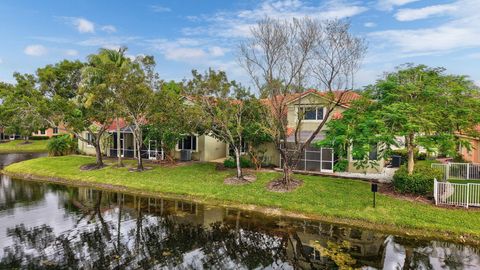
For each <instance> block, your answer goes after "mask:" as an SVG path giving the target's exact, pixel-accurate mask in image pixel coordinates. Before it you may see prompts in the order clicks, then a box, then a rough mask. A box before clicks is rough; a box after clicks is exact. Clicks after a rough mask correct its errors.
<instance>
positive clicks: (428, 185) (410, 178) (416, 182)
mask: <svg viewBox="0 0 480 270" xmlns="http://www.w3.org/2000/svg"><path fill="white" fill-rule="evenodd" d="M435 178H436V179H437V180H439V179H443V172H442V171H441V170H438V169H434V168H431V167H430V166H428V165H420V164H418V165H416V166H415V170H414V172H413V174H412V175H408V171H407V167H406V166H402V167H400V169H398V170H397V171H396V172H395V174H394V175H393V186H394V187H395V190H396V191H398V192H400V193H410V194H418V195H431V194H432V192H433V180H434V179H435Z"/></svg>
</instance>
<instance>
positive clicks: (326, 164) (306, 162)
mask: <svg viewBox="0 0 480 270" xmlns="http://www.w3.org/2000/svg"><path fill="white" fill-rule="evenodd" d="M310 134H311V133H310V132H305V131H302V132H300V134H299V140H300V141H302V140H303V141H306V140H307V138H308V137H309V136H310ZM323 139H324V136H323V135H322V134H318V135H317V136H316V137H315V139H314V141H319V140H323ZM294 140H295V138H294V137H293V135H290V136H289V137H288V138H287V145H290V147H288V146H287V147H288V148H291V149H293V146H294ZM288 151H289V153H290V154H293V153H294V151H293V150H288ZM297 161H298V162H296V164H291V165H292V166H293V167H294V170H297V171H307V172H326V173H333V165H334V151H333V148H316V147H313V146H307V147H305V150H304V151H303V152H302V153H301V154H300V158H299V159H298V160H297ZM283 162H284V161H283V160H282V157H281V156H280V167H283Z"/></svg>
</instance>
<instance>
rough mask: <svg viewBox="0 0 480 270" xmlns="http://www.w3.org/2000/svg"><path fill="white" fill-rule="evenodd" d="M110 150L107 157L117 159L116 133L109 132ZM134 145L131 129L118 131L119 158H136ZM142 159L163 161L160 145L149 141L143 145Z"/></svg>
mask: <svg viewBox="0 0 480 270" xmlns="http://www.w3.org/2000/svg"><path fill="white" fill-rule="evenodd" d="M110 135H111V136H110V138H111V141H110V145H111V147H110V149H109V153H108V154H109V156H111V157H117V151H118V147H117V141H118V140H117V132H110ZM136 150H137V149H136V147H135V143H134V140H133V132H132V128H131V127H125V128H122V129H120V156H121V157H127V158H136V157H137V151H136ZM140 153H141V156H142V158H146V159H151V160H163V159H164V154H163V150H162V147H161V145H160V144H159V143H158V142H157V141H155V140H149V141H148V143H144V144H143V145H142V149H141V152H140Z"/></svg>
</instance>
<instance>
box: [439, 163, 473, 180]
mask: <svg viewBox="0 0 480 270" xmlns="http://www.w3.org/2000/svg"><path fill="white" fill-rule="evenodd" d="M431 166H432V168H436V169H440V170H442V171H443V180H448V179H458V180H480V164H475V163H454V162H450V163H446V164H440V163H432V165H431Z"/></svg>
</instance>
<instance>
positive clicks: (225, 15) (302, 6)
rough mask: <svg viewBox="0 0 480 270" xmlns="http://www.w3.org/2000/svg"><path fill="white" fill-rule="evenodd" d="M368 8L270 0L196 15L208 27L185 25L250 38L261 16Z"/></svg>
mask: <svg viewBox="0 0 480 270" xmlns="http://www.w3.org/2000/svg"><path fill="white" fill-rule="evenodd" d="M367 10H368V8H367V7H365V6H362V5H360V4H358V3H356V2H347V1H343V0H329V1H327V2H326V3H324V4H320V5H311V4H309V3H306V2H303V1H300V0H266V1H263V2H261V3H260V4H259V5H257V6H256V7H255V8H253V9H243V10H239V11H235V12H217V13H216V14H213V15H211V14H209V15H203V16H197V17H195V18H194V19H195V21H199V20H203V21H204V22H206V23H207V26H206V27H194V28H184V29H183V33H184V34H186V35H198V34H208V35H210V36H215V37H218V36H221V37H229V38H232V37H233V38H237V37H246V36H248V35H249V34H250V28H251V26H253V25H254V24H255V23H256V22H257V21H258V20H259V19H261V18H265V17H267V16H268V17H271V18H277V19H285V20H291V19H292V18H303V17H310V18H318V19H343V18H349V17H353V16H355V15H358V14H361V13H363V12H365V11H367Z"/></svg>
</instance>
